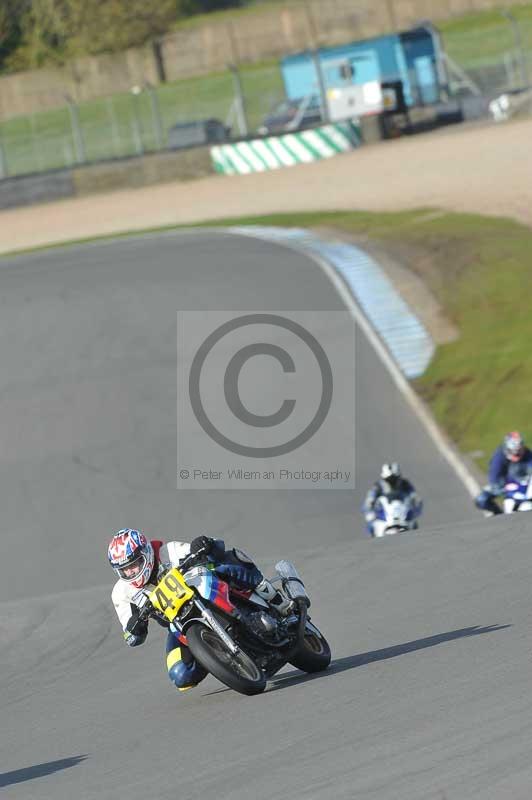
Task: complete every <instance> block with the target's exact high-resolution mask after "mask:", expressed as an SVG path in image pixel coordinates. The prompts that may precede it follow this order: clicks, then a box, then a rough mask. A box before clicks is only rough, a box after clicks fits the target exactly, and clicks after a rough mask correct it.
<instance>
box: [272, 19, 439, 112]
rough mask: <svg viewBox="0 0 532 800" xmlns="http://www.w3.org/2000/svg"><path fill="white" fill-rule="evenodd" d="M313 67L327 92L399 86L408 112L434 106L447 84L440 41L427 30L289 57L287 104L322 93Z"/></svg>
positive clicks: (286, 65)
mask: <svg viewBox="0 0 532 800" xmlns="http://www.w3.org/2000/svg"><path fill="white" fill-rule="evenodd" d="M317 64H319V66H320V70H321V77H322V80H323V85H324V89H325V90H328V89H338V88H344V87H346V86H350V85H353V84H363V83H368V82H370V81H379V82H381V83H382V82H383V81H402V83H403V91H404V96H405V100H406V103H407V105H409V106H414V105H427V104H429V103H436V102H438V101H439V100H440V95H441V91H442V89H444V88H446V84H447V77H446V72H445V70H444V69H443V66H442V59H441V42H440V37H439V34H438V32H437V31H436V30H435V29H434V28H433V27H432V26H431V25H427V26H426V27H425V26H423V27H419V28H414V29H412V30H410V31H404V32H402V33H397V34H392V35H389V36H379V37H376V38H373V39H366V40H364V41H360V42H352V43H351V44H346V45H342V46H340V47H328V48H321V49H320V50H318V51H317V52H316V53H312V52H309V51H307V52H304V53H298V54H296V55H293V56H287V57H286V58H284V59H282V61H281V72H282V75H283V80H284V84H285V90H286V94H287V97H288V99H290V100H297V99H299V98H302V97H308V96H309V95H312V94H319V93H320V81H319V76H318V74H317Z"/></svg>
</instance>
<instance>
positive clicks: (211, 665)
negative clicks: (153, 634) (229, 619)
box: [186, 622, 266, 695]
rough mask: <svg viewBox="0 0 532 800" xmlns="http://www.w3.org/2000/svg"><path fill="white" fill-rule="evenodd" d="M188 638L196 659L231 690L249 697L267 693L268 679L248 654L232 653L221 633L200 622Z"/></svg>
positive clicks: (188, 633)
mask: <svg viewBox="0 0 532 800" xmlns="http://www.w3.org/2000/svg"><path fill="white" fill-rule="evenodd" d="M186 635H187V643H188V646H189V648H190V652H191V653H192V655H193V656H194V658H195V659H196V660H197V661H199V663H200V664H201V665H202V666H204V667H205V669H206V670H208V671H209V672H210V673H211V674H212V675H214V677H215V678H218V680H219V681H221V682H222V683H225V685H226V686H229V688H230V689H234V690H235V692H240V694H247V695H253V694H260V693H261V692H263V691H264V689H265V688H266V678H265V677H264V675H263V673H262V671H261V670H260V669H259V668H258V666H257V665H256V664H255V662H254V661H253V659H252V658H250V656H248V655H247V653H244V652H243V651H242V650H239V651H238V653H236V654H233V653H231V651H230V650H228V649H227V647H226V645H225V644H224V642H223V641H222V640H221V639H220V637H219V636H218V634H216V633H215V632H214V631H213V630H212V629H211V628H208V627H207V626H206V625H203V624H202V623H199V622H196V623H194V624H193V625H191V626H190V628H188V629H187V634H186Z"/></svg>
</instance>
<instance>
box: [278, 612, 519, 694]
mask: <svg viewBox="0 0 532 800" xmlns="http://www.w3.org/2000/svg"><path fill="white" fill-rule="evenodd" d="M511 627H512V626H511V625H487V626H486V627H484V628H483V627H481V626H480V625H474V626H473V627H471V628H460V629H458V630H456V631H447V633H437V634H435V635H434V636H427V637H426V638H425V639H415V640H414V641H412V642H405V643H404V644H396V645H393V646H392V647H384V648H383V649H382V650H371V651H370V652H369V653H359V654H358V655H355V656H347V657H346V658H337V659H335V660H334V661H332V662H331V665H330V667H329V669H328V670H326V671H325V672H316V673H314V674H312V675H307V674H305V673H303V674H302V673H301V672H299V670H297V671H294V672H287V673H285V674H284V675H280V676H279V677H278V678H276V679H274V680H273V681H272V687H271V689H270V691H276V690H279V689H286V688H287V687H289V686H293V685H295V684H297V683H304V682H305V681H312V680H315V679H316V678H328V677H330V676H331V675H336V674H338V673H340V672H345V671H346V670H348V669H356V668H357V667H364V666H365V665H366V664H373V663H374V662H375V661H387V660H388V659H389V658H397V656H403V655H405V654H406V653H413V652H415V651H416V650H425V649H426V648H427V647H436V645H438V644H443V643H444V642H452V641H453V640H454V639H464V638H466V637H468V636H480V634H483V633H494V632H495V631H503V630H505V629H506V628H511Z"/></svg>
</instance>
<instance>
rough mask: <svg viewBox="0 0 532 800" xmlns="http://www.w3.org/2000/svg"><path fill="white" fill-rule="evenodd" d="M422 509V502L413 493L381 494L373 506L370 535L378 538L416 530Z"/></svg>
mask: <svg viewBox="0 0 532 800" xmlns="http://www.w3.org/2000/svg"><path fill="white" fill-rule="evenodd" d="M422 510H423V503H422V502H421V501H419V500H417V499H416V497H415V496H413V495H410V496H407V497H404V496H402V495H400V494H389V495H381V496H380V497H379V498H378V499H377V501H376V503H375V507H374V511H375V519H374V521H373V533H372V536H373V537H374V538H375V539H380V538H382V537H383V536H393V535H394V534H396V533H405V531H411V530H416V529H417V528H418V527H419V523H418V519H419V517H420V516H421V512H422Z"/></svg>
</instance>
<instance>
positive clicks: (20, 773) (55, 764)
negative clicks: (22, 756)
mask: <svg viewBox="0 0 532 800" xmlns="http://www.w3.org/2000/svg"><path fill="white" fill-rule="evenodd" d="M86 758H88V756H71V757H70V758H60V759H59V760H58V761H46V762H45V763H44V764H34V765H33V766H32V767H23V768H22V769H15V770H13V772H3V773H0V788H1V787H3V786H12V785H13V784H14V783H24V781H31V780H33V779H34V778H42V777H44V776H45V775H51V774H52V773H54V772H59V771H60V770H62V769H68V768H69V767H75V766H76V765H77V764H80V763H81V762H82V761H85V759H86Z"/></svg>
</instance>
